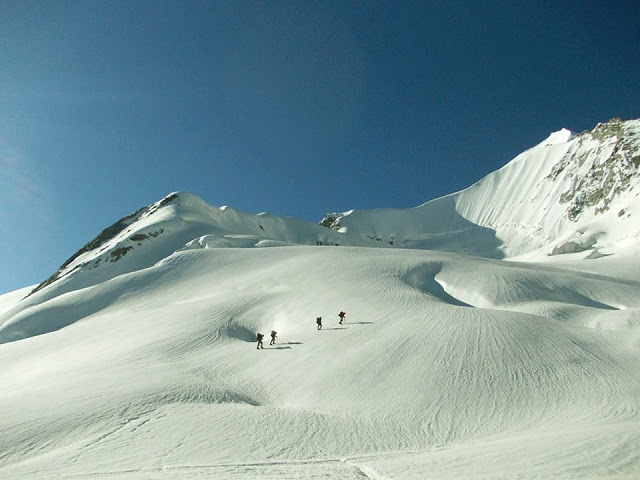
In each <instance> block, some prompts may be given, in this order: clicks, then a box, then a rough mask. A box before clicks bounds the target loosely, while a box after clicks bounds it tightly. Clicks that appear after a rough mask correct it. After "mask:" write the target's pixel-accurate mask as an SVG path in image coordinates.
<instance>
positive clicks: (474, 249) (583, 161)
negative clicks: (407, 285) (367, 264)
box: [331, 119, 640, 260]
mask: <svg viewBox="0 0 640 480" xmlns="http://www.w3.org/2000/svg"><path fill="white" fill-rule="evenodd" d="M639 164H640V121H639V120H630V121H626V122H623V121H621V120H619V119H614V120H611V121H610V122H607V123H605V124H600V125H598V126H597V127H596V128H595V129H594V130H593V131H591V132H584V133H582V134H580V135H577V136H576V135H573V134H572V133H571V132H570V131H569V130H566V129H563V130H561V131H559V132H555V133H553V134H551V135H550V136H549V137H548V138H547V139H546V140H544V141H542V142H541V143H540V144H538V145H536V146H535V147H533V148H531V149H529V150H527V151H525V152H523V153H522V154H520V155H518V156H517V157H516V158H514V159H513V160H512V161H511V162H509V163H508V164H507V165H505V166H504V167H503V168H501V169H500V170H498V171H496V172H493V173H491V174H489V175H487V176H486V177H484V178H483V179H482V180H480V181H479V182H477V183H476V184H474V185H472V186H471V187H469V188H467V189H465V190H463V191H461V192H458V193H454V194H451V195H447V196H445V197H442V198H438V199H435V200H432V201H430V202H427V203H425V204H423V205H421V206H419V207H415V208H413V209H408V210H394V209H380V210H373V211H350V212H346V213H344V214H333V215H332V218H331V220H332V222H331V223H332V226H333V228H335V229H336V230H339V231H343V232H349V233H351V234H355V233H358V234H364V235H368V236H372V237H380V238H386V239H393V241H394V245H396V246H402V247H409V248H428V249H437V250H449V251H463V252H465V253H469V254H473V255H479V256H484V257H490V258H510V257H515V256H521V255H525V254H528V255H529V258H533V257H536V258H537V259H538V260H541V259H543V257H544V255H548V254H552V253H572V252H576V251H581V250H582V251H586V250H590V251H591V252H593V251H594V250H597V249H601V248H612V249H613V251H615V246H616V245H617V244H618V243H620V242H624V241H625V240H627V239H629V238H632V239H637V238H638V236H639V235H640V228H639V226H638V221H637V220H636V219H637V215H638V214H640V210H639V209H640V203H639V202H638V198H637V193H638V189H639V186H640V180H639V179H640V175H639V173H638V166H639ZM583 198H584V200H583ZM632 217H633V218H632ZM563 246H565V247H564V250H563ZM541 255H542V256H541Z"/></svg>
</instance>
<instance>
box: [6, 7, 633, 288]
mask: <svg viewBox="0 0 640 480" xmlns="http://www.w3.org/2000/svg"><path fill="white" fill-rule="evenodd" d="M639 25H640V2H637V1H635V0H628V1H622V0H610V1H607V2H603V1H600V0H599V1H589V0H580V1H577V0H576V1H560V0H558V1H544V0H536V1H529V2H524V1H513V0H511V1H508V2H506V1H505V2H502V1H482V2H481V1H455V0H454V1H446V2H445V1H429V0H423V1H416V2H406V1H389V2H383V1H364V0H362V1H353V2H348V1H346V0H341V1H330V2H301V1H299V2H277V1H269V2H249V1H233V2H213V1H207V2H196V1H188V2H178V1H176V2H169V1H166V2H142V1H123V2H120V1H103V2H98V1H81V2H55V1H49V2H47V1H45V2H42V1H38V2H29V1H25V0H19V1H11V0H3V2H1V3H0V265H1V267H0V293H2V292H7V291H11V290H14V289H17V288H20V287H23V286H26V285H30V284H34V283H38V282H40V281H42V280H44V279H45V278H47V277H48V276H49V275H50V274H52V273H53V272H54V271H55V270H56V269H57V267H58V266H59V265H60V264H61V263H62V262H64V261H65V260H66V259H67V258H68V257H69V256H71V255H72V254H73V253H74V252H75V251H76V250H77V249H78V248H80V247H82V246H83V245H84V244H85V243H86V242H88V241H89V240H91V239H92V238H93V237H94V236H95V235H97V234H98V233H99V232H100V231H101V230H102V229H103V228H105V227H106V226H108V225H110V224H112V223H113V222H115V221H116V220H118V219H119V218H121V217H122V216H124V215H127V214H129V213H131V212H133V211H135V210H136V209H138V208H139V207H141V206H145V205H148V204H150V203H152V202H154V201H157V200H159V199H160V198H162V197H163V196H165V195H166V194H167V193H169V192H171V191H175V190H181V191H188V192H191V193H194V194H196V195H199V196H200V197H202V198H203V199H204V200H205V201H207V202H208V203H210V204H213V205H230V206H232V207H234V208H238V209H242V210H246V211H249V212H255V213H258V212H261V211H268V212H271V213H274V214H277V215H283V216H295V217H300V218H304V219H307V220H312V221H319V220H320V219H321V218H322V216H323V215H324V214H325V213H327V212H331V211H346V210H349V209H352V208H358V209H373V208H380V207H397V208H408V207H413V206H416V205H419V204H421V203H424V202H425V201H427V200H430V199H433V198H436V197H438V196H441V195H444V194H447V193H451V192H454V191H457V190H460V189H462V188H465V187H467V186H469V185H471V184H472V183H474V182H475V181H477V180H479V179H480V178H481V177H483V176H484V175H486V174H488V173H490V172H491V171H493V170H496V169H497V168H499V167H501V166H503V165H504V164H505V163H506V162H508V161H509V160H510V159H511V158H513V157H514V156H515V155H517V154H518V153H520V152H521V151H523V150H525V149H527V148H529V147H530V146H532V145H534V144H536V143H538V142H539V141H541V140H543V139H544V138H545V137H546V136H547V135H548V134H549V133H550V132H552V131H555V130H559V129H560V128H563V127H566V128H570V129H572V130H574V131H582V130H585V129H590V128H593V127H594V126H595V124H596V123H598V122H602V121H606V120H608V119H609V118H612V117H616V116H618V117H622V118H625V119H628V118H638V117H640V102H639V100H640V27H639Z"/></svg>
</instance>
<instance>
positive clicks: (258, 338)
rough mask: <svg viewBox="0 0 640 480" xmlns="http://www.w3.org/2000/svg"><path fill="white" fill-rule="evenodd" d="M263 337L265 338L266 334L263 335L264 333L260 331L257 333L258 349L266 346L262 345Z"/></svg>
mask: <svg viewBox="0 0 640 480" xmlns="http://www.w3.org/2000/svg"><path fill="white" fill-rule="evenodd" d="M263 338H264V335H263V334H261V333H258V334H257V335H256V340H258V350H260V349H261V348H264V347H263V346H262V339H263Z"/></svg>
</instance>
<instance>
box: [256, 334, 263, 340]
mask: <svg viewBox="0 0 640 480" xmlns="http://www.w3.org/2000/svg"><path fill="white" fill-rule="evenodd" d="M263 338H264V335H263V334H261V333H259V334H258V335H257V339H258V341H260V340H262V339H263Z"/></svg>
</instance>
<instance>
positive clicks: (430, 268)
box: [0, 121, 640, 480]
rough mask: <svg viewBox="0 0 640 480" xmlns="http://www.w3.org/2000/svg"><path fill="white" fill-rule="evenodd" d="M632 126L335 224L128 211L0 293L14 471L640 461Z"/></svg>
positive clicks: (532, 475)
mask: <svg viewBox="0 0 640 480" xmlns="http://www.w3.org/2000/svg"><path fill="white" fill-rule="evenodd" d="M611 132H613V133H611ZM620 132H626V134H625V135H626V136H625V135H622V134H621V133H620ZM638 132H640V122H639V121H631V122H625V123H620V122H619V121H612V122H610V123H608V124H602V125H599V126H598V127H597V128H596V129H595V130H594V131H593V132H588V133H585V134H581V135H578V136H574V135H573V134H571V133H570V132H568V131H561V132H557V133H555V134H552V135H551V136H550V137H549V138H548V139H546V140H545V141H544V142H542V143H541V144H540V145H538V146H536V147H533V148H532V149H529V150H527V151H526V152H524V153H523V154H521V155H520V156H518V157H516V159H514V160H513V161H512V162H510V163H509V164H508V165H506V166H505V167H504V168H502V169H500V170H499V171H497V172H494V173H493V174H491V175H489V176H488V177H486V178H485V179H483V180H481V181H480V182H478V183H477V184H475V185H473V186H471V187H469V188H468V189H467V190H464V191H462V192H458V193H456V194H452V195H449V196H447V197H443V198H441V199H436V200H433V201H431V202H427V203H426V204H424V205H422V206H420V207H416V208H413V209H407V210H392V209H383V210H375V211H367V212H365V211H350V212H346V213H343V214H333V217H332V219H331V221H327V222H325V223H331V225H330V226H331V228H326V227H324V226H319V225H315V224H312V223H309V222H305V221H303V220H297V219H293V218H282V217H277V216H274V215H270V214H259V215H252V214H249V213H245V212H241V211H237V210H234V209H232V208H229V207H220V208H218V207H213V206H210V205H207V204H206V203H205V202H204V201H202V200H201V199H199V198H197V197H195V196H193V195H189V194H184V193H174V194H170V195H169V196H167V197H166V198H165V199H163V200H161V201H159V202H157V203H155V204H153V205H150V206H149V207H146V208H144V209H140V210H138V211H137V212H135V213H134V214H132V215H129V216H127V217H125V218H123V219H122V220H120V221H119V222H116V223H115V224H114V225H112V226H111V227H108V228H107V229H105V231H103V232H102V233H101V234H100V235H98V237H96V239H95V240H93V241H92V242H89V243H88V244H87V245H86V246H85V247H84V248H83V249H81V250H80V251H78V252H77V254H76V255H74V256H72V257H71V258H70V259H69V261H68V262H66V263H65V264H64V265H63V266H62V267H61V268H60V270H59V271H58V272H56V273H55V274H54V275H53V276H52V277H51V278H50V279H49V280H47V281H46V282H43V284H41V285H40V286H38V287H37V288H36V289H35V290H34V289H33V288H25V289H21V290H18V291H16V292H11V293H8V294H5V295H1V296H0V431H1V432H2V435H0V478H2V479H16V480H18V479H24V480H26V479H29V480H33V479H104V480H115V479H125V480H129V479H130V480H148V479H194V480H200V479H247V478H267V479H269V478H271V479H300V478H305V479H320V478H324V479H326V478H331V479H354V480H355V479H363V478H369V479H372V480H381V479H409V480H411V479H421V480H422V479H471V478H472V479H511V480H533V479H576V480H577V479H580V480H582V479H614V480H631V479H636V478H640V254H639V253H638V252H639V250H638V247H639V246H640V240H639V239H640V225H639V224H638V220H637V218H639V217H638V215H640V200H638V198H639V197H638V188H639V181H638V178H640V174H639V173H638V169H637V165H636V164H635V163H634V162H636V160H637V161H638V162H640V156H639V155H638V150H637V149H636V146H637V144H638V141H639V139H640V134H639V133H638ZM614 137H615V138H614ZM634 142H635V143H634ZM634 149H635V150H634ZM588 172H592V173H588ZM616 176H617V179H616V178H614V177H616ZM585 178H586V179H588V180H589V181H584V179H585ZM621 212H622V213H621ZM398 247H400V248H398ZM32 290H33V292H32V293H31V294H29V293H30V292H31V291H32ZM341 310H343V311H345V312H347V316H346V321H345V322H344V324H342V325H341V324H339V323H338V320H339V319H338V312H340V311H341ZM318 316H322V318H323V328H322V330H318V329H317V328H316V323H315V319H316V317H318ZM272 329H273V330H276V331H277V332H278V338H277V342H276V344H275V345H269V332H270V331H271V330H272ZM257 332H261V333H263V334H265V341H264V348H263V349H261V350H258V349H256V333H257Z"/></svg>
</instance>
